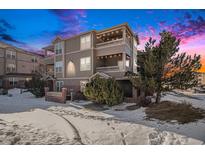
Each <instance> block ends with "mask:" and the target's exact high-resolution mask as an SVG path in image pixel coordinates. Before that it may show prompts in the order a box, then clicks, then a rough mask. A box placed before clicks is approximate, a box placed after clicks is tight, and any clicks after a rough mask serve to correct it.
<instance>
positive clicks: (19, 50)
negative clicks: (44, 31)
mask: <svg viewBox="0 0 205 154" xmlns="http://www.w3.org/2000/svg"><path fill="white" fill-rule="evenodd" d="M0 47H1V48H14V49H15V50H17V51H18V52H22V53H25V54H31V55H36V56H42V55H40V54H39V53H34V52H30V51H27V50H24V49H22V48H18V47H15V46H13V45H11V44H8V43H5V42H2V41H0Z"/></svg>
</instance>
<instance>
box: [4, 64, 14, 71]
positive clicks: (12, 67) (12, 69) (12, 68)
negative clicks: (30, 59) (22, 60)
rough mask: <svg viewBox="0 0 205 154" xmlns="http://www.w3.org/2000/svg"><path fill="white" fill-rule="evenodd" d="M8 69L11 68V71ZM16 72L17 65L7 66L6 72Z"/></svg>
mask: <svg viewBox="0 0 205 154" xmlns="http://www.w3.org/2000/svg"><path fill="white" fill-rule="evenodd" d="M8 68H9V71H8ZM15 71H16V65H15V64H7V66H6V72H9V73H11V72H15Z"/></svg>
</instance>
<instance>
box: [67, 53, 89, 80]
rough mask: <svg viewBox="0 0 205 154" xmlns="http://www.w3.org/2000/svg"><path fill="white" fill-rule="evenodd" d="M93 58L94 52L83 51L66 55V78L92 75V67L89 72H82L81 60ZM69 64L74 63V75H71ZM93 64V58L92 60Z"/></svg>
mask: <svg viewBox="0 0 205 154" xmlns="http://www.w3.org/2000/svg"><path fill="white" fill-rule="evenodd" d="M83 57H92V50H86V51H81V52H77V53H72V54H67V55H65V65H66V66H65V77H66V78H69V77H72V78H73V77H88V76H91V75H92V65H91V69H90V70H89V71H80V58H83ZM69 62H72V63H73V69H74V74H70V73H69V68H68V67H69ZM91 64H92V58H91Z"/></svg>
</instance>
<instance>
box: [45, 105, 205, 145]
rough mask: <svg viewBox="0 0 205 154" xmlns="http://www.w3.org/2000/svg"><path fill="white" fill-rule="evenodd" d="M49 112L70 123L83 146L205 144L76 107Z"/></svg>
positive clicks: (54, 109) (57, 108)
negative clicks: (75, 129) (77, 133)
mask: <svg viewBox="0 0 205 154" xmlns="http://www.w3.org/2000/svg"><path fill="white" fill-rule="evenodd" d="M49 111H51V112H54V113H56V114H58V115H61V116H63V117H65V118H66V119H68V120H69V121H71V123H72V124H73V125H75V127H76V128H77V130H78V131H79V134H80V136H81V140H82V143H84V144H124V145H126V144H154V145H156V144H202V143H203V142H202V141H199V140H196V139H192V138H187V137H185V136H182V135H179V134H176V133H172V132H167V131H159V130H157V129H155V128H151V127H147V126H144V125H139V124H134V123H129V122H122V121H119V120H115V119H113V117H112V116H110V115H108V114H105V113H101V112H96V111H88V110H85V109H81V110H79V109H76V108H73V107H69V108H68V107H66V108H65V107H51V108H49Z"/></svg>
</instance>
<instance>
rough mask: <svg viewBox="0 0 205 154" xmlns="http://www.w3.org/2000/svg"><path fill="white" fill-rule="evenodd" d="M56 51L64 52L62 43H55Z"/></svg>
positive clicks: (58, 52) (57, 52)
mask: <svg viewBox="0 0 205 154" xmlns="http://www.w3.org/2000/svg"><path fill="white" fill-rule="evenodd" d="M55 53H56V54H57V55H58V54H62V43H61V42H58V43H56V44H55Z"/></svg>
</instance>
